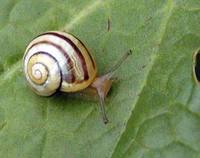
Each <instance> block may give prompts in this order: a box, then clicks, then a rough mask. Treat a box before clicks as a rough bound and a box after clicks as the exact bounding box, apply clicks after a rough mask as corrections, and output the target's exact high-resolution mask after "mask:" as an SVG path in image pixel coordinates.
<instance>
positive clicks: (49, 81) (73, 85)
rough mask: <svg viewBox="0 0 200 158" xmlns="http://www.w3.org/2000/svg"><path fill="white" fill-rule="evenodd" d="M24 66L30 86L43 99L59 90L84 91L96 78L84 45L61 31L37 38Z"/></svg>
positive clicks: (29, 46) (28, 51)
mask: <svg viewBox="0 0 200 158" xmlns="http://www.w3.org/2000/svg"><path fill="white" fill-rule="evenodd" d="M23 64H24V66H23V67H24V73H25V77H26V79H27V81H28V85H29V86H30V87H31V88H32V89H33V90H34V91H35V92H36V93H37V94H39V95H42V96H49V95H52V94H53V93H55V92H56V91H57V90H60V91H63V92H76V91H80V90H83V89H85V88H87V87H88V86H89V85H90V84H91V83H92V82H93V81H94V79H95V78H96V74H97V68H96V63H95V61H94V59H93V57H92V56H91V54H90V53H89V51H88V50H87V48H86V47H85V46H84V44H83V43H82V42H81V41H80V40H79V39H78V38H76V37H75V36H73V35H71V34H68V33H64V32H60V31H50V32H46V33H43V34H41V35H39V36H37V37H36V38H34V39H33V40H32V41H31V42H30V44H29V45H28V47H27V48H26V51H25V54H24V59H23Z"/></svg>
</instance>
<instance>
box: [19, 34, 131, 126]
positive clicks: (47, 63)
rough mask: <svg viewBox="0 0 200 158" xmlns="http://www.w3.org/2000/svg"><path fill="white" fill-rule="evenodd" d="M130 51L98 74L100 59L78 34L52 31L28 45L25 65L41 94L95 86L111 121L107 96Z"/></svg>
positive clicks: (28, 80) (25, 69)
mask: <svg viewBox="0 0 200 158" xmlns="http://www.w3.org/2000/svg"><path fill="white" fill-rule="evenodd" d="M129 54H130V52H129V53H127V54H125V56H124V57H123V58H122V59H121V60H120V61H119V62H118V63H117V64H116V65H115V66H114V67H113V69H112V70H111V71H109V72H108V73H106V74H105V75H102V76H100V77H97V67H96V62H95V60H94V58H93V57H92V55H91V54H90V53H89V51H88V49H87V48H86V47H85V45H84V44H83V43H82V42H81V41H80V40H79V39H78V38H76V37H75V36H73V35H71V34H69V33H65V32H60V31H50V32H45V33H42V34H40V35H38V36H37V37H36V38H34V39H33V40H32V41H31V42H30V44H29V45H28V46H27V48H26V51H25V54H24V58H23V68H24V74H25V77H26V80H27V82H28V85H29V86H30V87H31V89H33V91H34V92H35V93H37V94H38V95H41V96H50V95H52V94H54V93H55V92H56V91H62V92H77V91H81V90H84V89H86V88H88V87H91V88H93V89H95V90H96V92H97V94H98V95H99V98H100V103H101V104H100V105H101V106H100V107H101V112H102V115H103V119H104V123H107V122H108V119H107V117H106V114H105V109H104V99H105V97H106V95H107V93H108V91H109V89H110V87H111V84H112V79H111V78H112V76H113V72H114V71H115V70H116V69H117V68H118V67H119V65H121V63H122V61H124V60H125V59H126V57H127V56H128V55H129Z"/></svg>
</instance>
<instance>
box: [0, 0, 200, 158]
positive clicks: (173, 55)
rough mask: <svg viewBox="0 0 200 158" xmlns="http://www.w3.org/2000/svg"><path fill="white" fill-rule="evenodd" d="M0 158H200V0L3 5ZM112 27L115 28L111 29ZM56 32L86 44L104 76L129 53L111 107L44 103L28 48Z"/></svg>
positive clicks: (11, 1) (12, 1) (79, 101)
mask: <svg viewBox="0 0 200 158" xmlns="http://www.w3.org/2000/svg"><path fill="white" fill-rule="evenodd" d="M0 4H1V5H0V37H1V38H0V46H1V50H0V157H5V158H14V157H20V158H27V157H29V158H38V157H42V158H51V157H52V158H54V157H58V158H66V157H70V158H73V157H74V158H77V157H87V158H88V157H92V158H93V157H95V158H106V157H109V158H119V157H122V158H129V157H131V158H133V157H134V158H146V157H148V158H151V157H153V158H160V157H162V158H165V157H166V158H173V157H174V158H179V157H180V158H183V157H184V158H191V157H195V158H196V157H199V156H200V104H199V96H200V90H199V88H198V86H197V85H196V84H195V83H194V80H193V78H192V55H193V53H194V52H195V51H196V50H197V49H198V48H199V46H200V22H199V19H200V1H199V0H190V1H186V0H163V1H160V0H149V1H144V0H134V1H132V0H125V1H117V0H107V1H105V0H96V1H93V0H85V1H81V0H77V1H72V0H57V1H52V0H43V1H40V0H29V1H27V0H6V1H5V0H0ZM108 25H109V26H108ZM48 30H65V31H67V32H70V33H73V34H74V35H76V36H77V37H79V38H80V39H81V40H82V41H83V42H84V43H85V44H86V46H87V47H88V48H89V50H90V51H91V54H92V55H93V56H94V57H95V59H96V62H97V66H98V71H99V74H102V73H103V72H105V71H106V70H108V69H109V68H110V67H111V66H112V65H113V64H114V63H115V61H117V60H118V59H119V58H120V57H121V56H122V55H123V54H124V53H125V52H126V51H127V50H129V49H133V55H132V56H131V57H129V58H128V60H127V61H126V62H125V63H124V64H123V66H122V67H120V69H119V70H118V71H117V73H116V76H117V77H118V78H119V82H116V83H114V84H113V87H112V90H111V92H110V94H109V96H108V98H107V100H106V104H107V106H106V111H107V113H108V117H109V119H110V123H109V124H108V125H104V124H103V123H102V120H101V117H100V116H99V111H98V108H97V105H98V102H97V101H96V100H94V99H93V98H89V99H86V98H82V97H73V95H71V94H70V95H69V94H63V93H62V94H60V93H58V94H55V95H54V96H52V97H40V96H37V95H36V94H34V93H33V92H32V91H31V90H30V89H29V87H28V86H27V84H26V81H25V79H24V75H23V72H22V57H23V53H24V50H25V47H26V45H27V44H28V42H29V41H30V40H31V39H32V38H34V37H35V36H37V35H38V34H39V33H41V32H44V31H48Z"/></svg>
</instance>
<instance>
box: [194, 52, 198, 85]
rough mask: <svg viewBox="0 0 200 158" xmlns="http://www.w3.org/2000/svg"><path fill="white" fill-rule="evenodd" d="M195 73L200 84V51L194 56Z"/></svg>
mask: <svg viewBox="0 0 200 158" xmlns="http://www.w3.org/2000/svg"><path fill="white" fill-rule="evenodd" d="M193 73H194V78H195V80H196V81H197V83H198V84H200V49H199V50H198V51H197V52H195V54H194V66H193Z"/></svg>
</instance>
